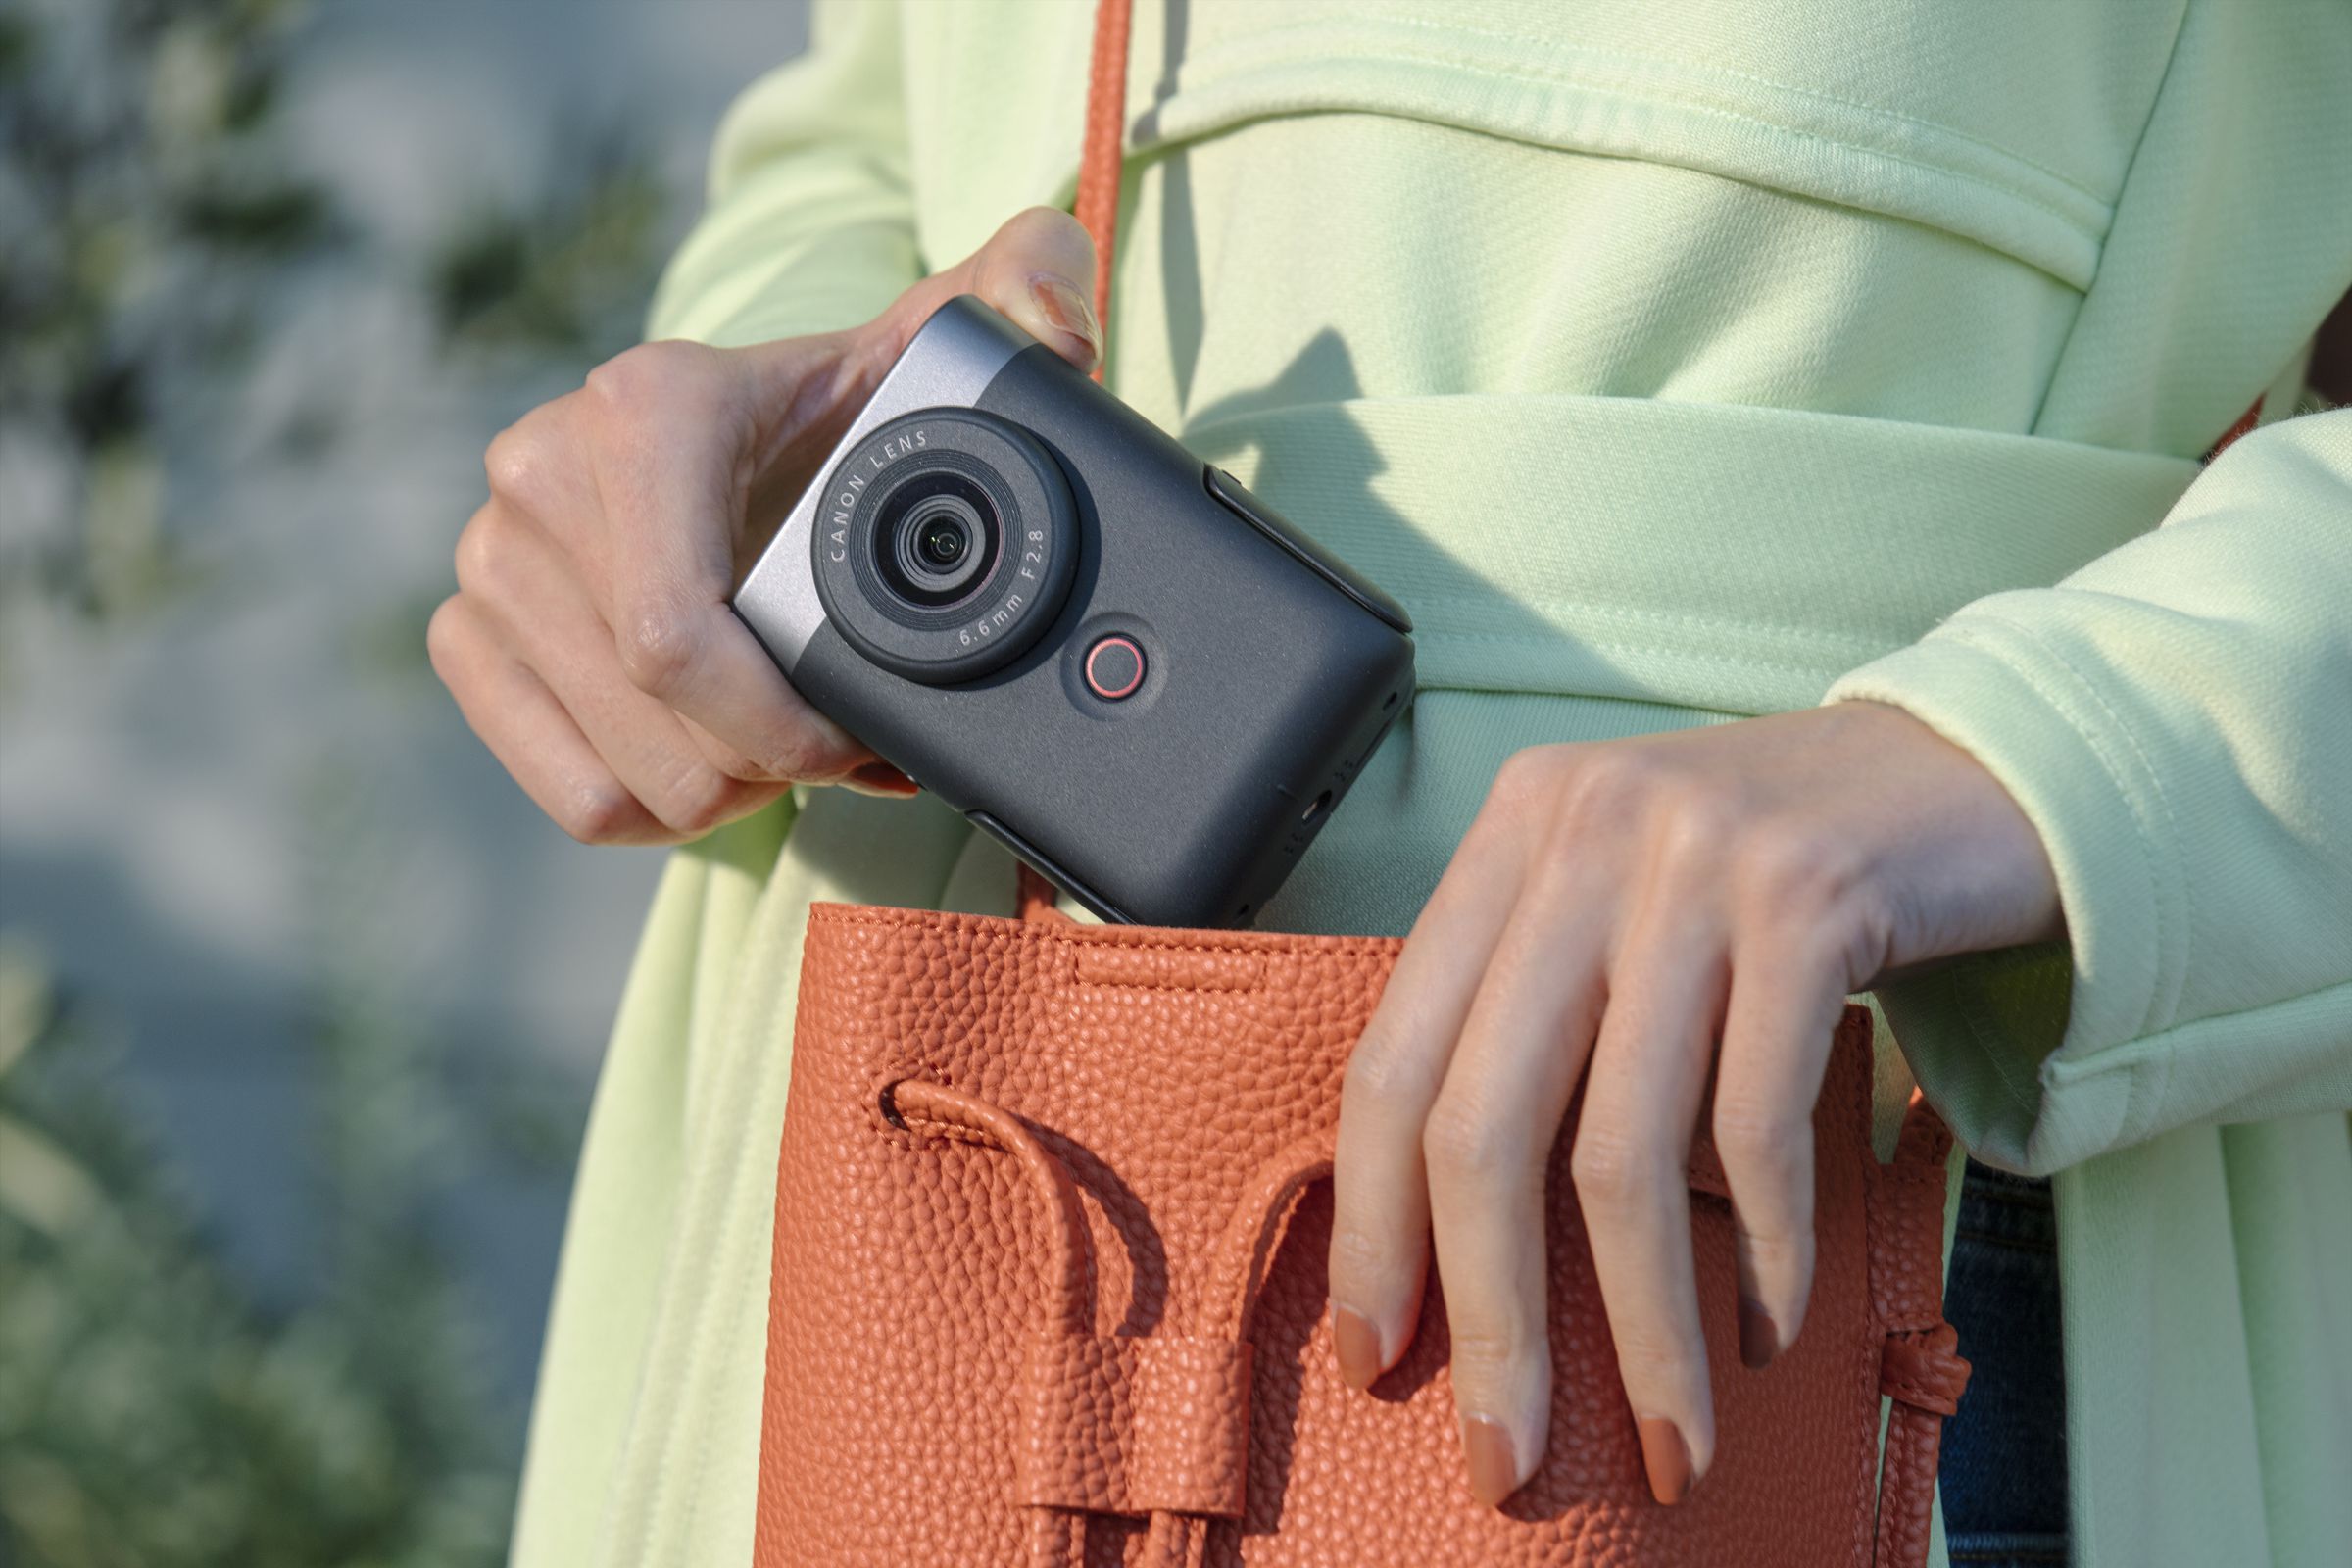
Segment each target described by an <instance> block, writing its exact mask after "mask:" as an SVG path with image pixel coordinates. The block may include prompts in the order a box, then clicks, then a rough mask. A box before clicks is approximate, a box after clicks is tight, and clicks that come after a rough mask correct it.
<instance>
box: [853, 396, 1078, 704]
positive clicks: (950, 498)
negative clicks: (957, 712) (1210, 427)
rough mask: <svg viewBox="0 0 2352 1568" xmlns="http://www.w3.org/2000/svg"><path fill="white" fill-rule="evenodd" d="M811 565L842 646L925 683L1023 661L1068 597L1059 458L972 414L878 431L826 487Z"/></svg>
mask: <svg viewBox="0 0 2352 1568" xmlns="http://www.w3.org/2000/svg"><path fill="white" fill-rule="evenodd" d="M810 551H811V558H812V559H811V564H812V566H813V568H814V572H815V577H816V589H817V596H818V598H819V599H820V600H821V601H822V602H823V604H824V607H825V613H826V615H827V617H828V618H829V620H830V621H831V622H832V623H833V624H834V625H835V626H836V627H837V628H838V629H839V631H840V633H841V635H842V637H843V639H844V640H845V641H847V642H848V643H849V644H850V645H851V646H852V647H854V648H856V649H857V650H858V652H859V653H860V654H862V655H864V656H865V657H866V658H867V659H869V660H871V661H872V662H875V663H877V664H880V665H881V666H882V667H884V668H885V669H889V670H891V671H893V672H894V673H896V674H900V675H903V676H905V677H907V679H909V680H916V681H921V682H923V683H925V684H927V685H946V684H951V683H954V682H957V681H965V680H971V679H974V678H976V677H977V676H979V675H982V674H986V673H987V672H989V671H990V670H994V669H998V668H1002V667H1003V666H1004V665H1005V664H1006V663H1008V662H1011V661H1012V660H1014V659H1016V658H1018V657H1019V656H1020V655H1021V654H1022V653H1023V652H1024V651H1026V650H1027V649H1028V648H1029V647H1030V646H1031V645H1032V644H1034V643H1035V642H1036V640H1037V636H1038V634H1039V633H1040V632H1041V631H1043V630H1044V629H1045V627H1046V626H1048V625H1049V624H1051V623H1052V621H1053V619H1054V615H1055V613H1058V612H1059V610H1060V608H1061V604H1062V601H1063V600H1064V599H1065V598H1066V597H1067V596H1068V592H1069V586H1070V581H1071V578H1072V576H1073V574H1074V573H1075V571H1076V566H1077V554H1078V528H1077V512H1076V507H1075V505H1074V503H1073V502H1072V500H1071V497H1070V490H1069V484H1068V481H1067V480H1066V479H1065V478H1064V477H1063V475H1062V472H1061V468H1060V466H1059V465H1057V464H1056V463H1055V462H1054V458H1053V456H1052V455H1051V454H1050V453H1048V452H1047V451H1046V450H1045V449H1044V447H1042V446H1041V445H1039V444H1038V442H1037V441H1036V440H1035V438H1033V437H1031V436H1030V435H1028V434H1027V433H1026V432H1025V431H1023V430H1021V429H1020V428H1019V427H1018V426H1016V425H1013V424H1011V423H1009V422H1007V421H1005V420H1004V419H1000V418H998V417H995V416H993V415H988V414H982V413H980V412H979V411H978V410H975V409H925V410H920V411H917V412H916V413H913V414H908V415H904V416H901V417H899V418H896V419H893V420H891V421H890V422H889V423H888V424H885V425H882V426H880V427H879V428H877V429H875V430H874V431H873V432H872V433H871V434H869V435H868V436H866V437H865V438H864V439H863V440H861V441H860V442H858V445H857V446H856V447H855V448H854V449H853V450H852V451H851V452H850V453H849V454H848V455H847V456H846V457H845V458H844V459H843V461H842V462H841V463H840V465H838V466H836V467H835V469H834V471H833V472H832V473H831V474H830V475H828V476H827V478H826V480H825V489H824V491H823V492H822V494H821V496H820V498H819V505H818V509H817V515H816V526H815V527H814V528H813V529H812V530H811V541H810Z"/></svg>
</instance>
